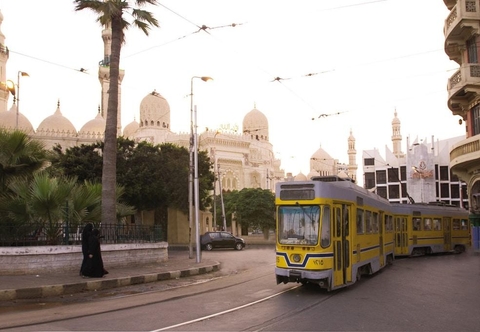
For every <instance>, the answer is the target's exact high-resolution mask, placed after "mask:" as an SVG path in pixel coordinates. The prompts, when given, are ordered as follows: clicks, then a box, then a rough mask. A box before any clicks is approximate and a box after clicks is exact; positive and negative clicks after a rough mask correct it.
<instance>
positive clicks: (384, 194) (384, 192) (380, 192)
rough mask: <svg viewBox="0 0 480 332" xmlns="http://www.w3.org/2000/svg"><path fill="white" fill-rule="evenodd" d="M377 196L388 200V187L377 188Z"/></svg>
mask: <svg viewBox="0 0 480 332" xmlns="http://www.w3.org/2000/svg"><path fill="white" fill-rule="evenodd" d="M377 195H378V196H380V197H383V198H385V199H388V197H387V187H377Z"/></svg>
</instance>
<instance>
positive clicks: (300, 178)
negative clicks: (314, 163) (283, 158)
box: [295, 172, 308, 181]
mask: <svg viewBox="0 0 480 332" xmlns="http://www.w3.org/2000/svg"><path fill="white" fill-rule="evenodd" d="M295 181H308V179H307V177H306V176H305V174H303V173H302V172H300V173H298V174H297V175H295Z"/></svg>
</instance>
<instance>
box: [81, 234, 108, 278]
mask: <svg viewBox="0 0 480 332" xmlns="http://www.w3.org/2000/svg"><path fill="white" fill-rule="evenodd" d="M100 238H101V236H100V231H99V230H98V229H96V228H95V229H94V230H93V231H92V234H91V235H90V237H89V239H88V249H87V255H88V256H87V257H88V258H87V261H86V263H85V267H84V269H83V276H85V277H91V278H102V277H103V276H104V275H105V274H107V273H108V271H107V270H105V268H104V266H103V259H102V251H101V249H100Z"/></svg>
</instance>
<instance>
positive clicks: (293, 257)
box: [292, 254, 302, 263]
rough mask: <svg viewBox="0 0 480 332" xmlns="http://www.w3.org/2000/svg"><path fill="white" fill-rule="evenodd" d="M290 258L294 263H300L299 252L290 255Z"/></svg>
mask: <svg viewBox="0 0 480 332" xmlns="http://www.w3.org/2000/svg"><path fill="white" fill-rule="evenodd" d="M292 260H293V261H294V262H295V263H300V261H301V260H302V256H301V255H300V254H293V255H292Z"/></svg>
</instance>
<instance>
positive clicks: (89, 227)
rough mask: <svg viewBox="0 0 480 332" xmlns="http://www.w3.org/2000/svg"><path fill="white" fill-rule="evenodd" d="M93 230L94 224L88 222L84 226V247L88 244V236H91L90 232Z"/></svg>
mask: <svg viewBox="0 0 480 332" xmlns="http://www.w3.org/2000/svg"><path fill="white" fill-rule="evenodd" d="M92 231H93V224H92V223H88V224H86V225H85V227H83V231H82V247H83V246H85V245H87V244H88V238H89V237H90V234H92Z"/></svg>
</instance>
